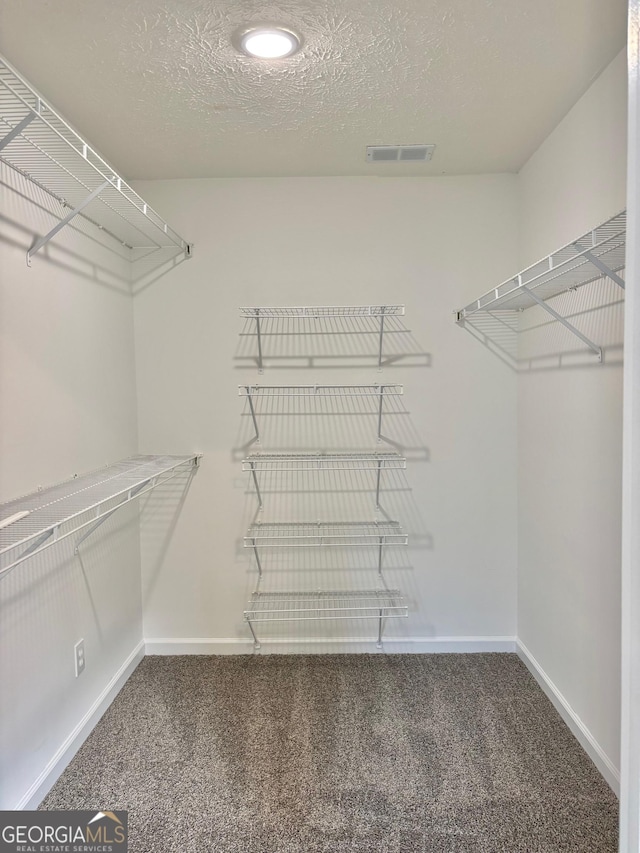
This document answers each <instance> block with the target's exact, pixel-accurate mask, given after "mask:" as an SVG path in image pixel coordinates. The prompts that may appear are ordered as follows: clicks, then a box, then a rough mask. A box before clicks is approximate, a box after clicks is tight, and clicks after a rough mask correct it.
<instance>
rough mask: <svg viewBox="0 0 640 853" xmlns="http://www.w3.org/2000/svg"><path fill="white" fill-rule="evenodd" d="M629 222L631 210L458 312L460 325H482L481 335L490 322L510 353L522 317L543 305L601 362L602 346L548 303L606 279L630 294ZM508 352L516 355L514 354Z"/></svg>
mask: <svg viewBox="0 0 640 853" xmlns="http://www.w3.org/2000/svg"><path fill="white" fill-rule="evenodd" d="M626 221H627V216H626V211H623V212H622V213H619V214H617V215H616V216H614V217H612V218H611V219H608V220H607V221H606V222H604V223H603V224H602V225H599V226H598V227H597V228H594V229H593V230H592V231H588V232H587V233H586V234H583V235H582V236H581V237H579V238H578V239H577V240H573V241H572V242H571V243H568V244H567V245H566V246H563V247H562V248H561V249H559V250H558V251H557V252H553V253H552V254H551V255H548V256H547V257H546V258H543V259H542V260H541V261H538V262H537V263H535V264H533V265H532V266H530V267H527V268H526V269H525V270H523V271H522V272H520V273H518V274H517V275H516V276H514V277H513V278H510V279H508V280H507V281H505V282H503V283H502V284H500V285H498V286H497V287H495V288H493V289H492V290H490V291H488V292H487V293H485V294H484V295H483V296H481V297H480V298H479V299H476V300H475V301H474V302H471V303H470V304H469V305H467V306H465V307H464V308H462V309H460V310H459V311H457V312H456V322H457V323H459V324H460V325H464V324H465V322H469V324H470V325H472V324H474V323H477V324H478V328H479V329H480V330H481V331H482V329H483V327H484V328H486V324H487V322H490V323H491V324H492V328H497V329H498V343H497V345H498V347H499V348H501V349H503V350H505V351H507V352H508V347H507V346H506V344H504V343H503V342H502V341H506V340H509V339H510V338H511V336H512V335H513V334H517V332H518V316H519V314H520V313H521V312H522V311H525V310H526V309H528V308H532V307H534V306H536V305H537V306H539V307H540V308H542V309H543V310H544V311H546V312H547V313H548V314H549V315H550V316H551V317H552V318H553V320H556V321H558V322H559V323H561V324H562V325H563V326H564V327H565V328H566V329H568V331H569V332H571V333H572V334H573V335H575V336H576V337H577V338H579V339H580V340H581V341H582V343H583V344H585V346H587V347H588V349H590V350H591V351H592V352H594V353H595V354H596V356H597V357H598V359H599V360H600V361H601V360H602V348H601V347H600V346H599V345H598V344H597V343H595V342H594V341H592V340H591V339H590V338H589V337H587V335H585V334H584V333H583V332H581V331H580V330H579V329H578V328H576V326H575V325H574V324H573V323H571V322H570V320H568V319H567V318H566V317H564V316H562V314H561V313H559V312H558V311H557V310H556V309H555V308H554V307H553V306H552V305H549V304H548V301H549V300H553V299H554V297H556V296H560V295H561V294H564V293H567V292H568V291H574V290H577V289H578V288H580V287H583V286H584V285H586V284H590V283H592V282H595V281H598V280H601V279H605V278H606V279H609V280H610V281H612V282H614V283H615V284H616V285H618V286H619V287H620V288H621V289H622V290H624V287H625V282H624V277H623V275H622V274H621V273H622V270H624V267H625V247H626ZM501 338H502V341H501ZM508 354H509V356H510V357H514V356H513V353H512V352H508Z"/></svg>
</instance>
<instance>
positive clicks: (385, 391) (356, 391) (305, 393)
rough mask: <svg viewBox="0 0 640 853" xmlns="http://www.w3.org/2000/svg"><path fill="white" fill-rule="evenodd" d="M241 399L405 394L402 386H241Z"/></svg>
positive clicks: (378, 396) (350, 397)
mask: <svg viewBox="0 0 640 853" xmlns="http://www.w3.org/2000/svg"><path fill="white" fill-rule="evenodd" d="M238 389H239V390H238V393H239V394H240V396H241V397H250V398H252V399H256V400H258V399H261V398H265V397H278V398H280V399H283V398H289V397H295V398H301V397H314V398H316V399H318V398H322V397H342V398H347V399H353V398H354V397H377V398H380V397H383V396H386V397H392V396H398V395H400V394H402V393H403V387H402V385H392V384H387V385H239V386H238Z"/></svg>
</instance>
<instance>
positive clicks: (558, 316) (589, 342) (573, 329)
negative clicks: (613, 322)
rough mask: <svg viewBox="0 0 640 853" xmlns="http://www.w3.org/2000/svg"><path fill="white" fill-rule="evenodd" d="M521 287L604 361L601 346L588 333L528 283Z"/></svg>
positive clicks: (599, 359)
mask: <svg viewBox="0 0 640 853" xmlns="http://www.w3.org/2000/svg"><path fill="white" fill-rule="evenodd" d="M521 287H522V290H523V291H524V292H525V293H528V294H529V296H530V297H531V298H532V299H533V301H534V302H537V304H538V305H539V306H540V307H541V308H544V310H545V311H546V312H547V313H548V314H551V316H552V317H553V318H554V320H557V321H558V322H559V323H562V325H563V326H564V327H565V328H567V329H568V330H569V331H570V332H571V333H572V334H573V335H575V336H576V337H577V338H579V339H580V340H581V341H582V343H583V344H586V345H587V346H588V347H589V349H590V350H593V352H594V353H595V354H596V355H597V357H598V361H602V348H601V347H599V346H598V345H597V344H594V342H593V341H592V340H590V339H589V338H588V337H587V336H586V335H583V334H582V332H580V331H578V329H576V327H575V326H574V325H573V324H572V323H570V322H569V321H568V320H567V319H565V318H564V317H563V316H562V315H561V314H558V312H557V311H555V310H554V309H553V308H552V307H551V306H550V305H547V303H546V302H545V301H544V300H543V299H540V297H539V296H538V294H537V293H535V292H534V291H533V290H529V288H528V287H526V285H524V284H523V285H521Z"/></svg>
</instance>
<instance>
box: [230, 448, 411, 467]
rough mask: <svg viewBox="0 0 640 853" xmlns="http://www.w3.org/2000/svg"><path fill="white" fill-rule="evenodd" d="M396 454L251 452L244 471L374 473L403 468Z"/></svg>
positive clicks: (400, 457) (405, 465) (403, 465)
mask: <svg viewBox="0 0 640 853" xmlns="http://www.w3.org/2000/svg"><path fill="white" fill-rule="evenodd" d="M406 467H407V460H406V458H405V457H404V456H401V455H400V454H399V453H375V452H374V453H251V454H250V455H249V456H247V457H246V458H245V459H243V460H242V470H243V471H260V470H270V471H285V472H287V471H310V472H315V471H377V470H378V469H380V468H381V469H382V470H392V469H393V470H395V469H399V468H406Z"/></svg>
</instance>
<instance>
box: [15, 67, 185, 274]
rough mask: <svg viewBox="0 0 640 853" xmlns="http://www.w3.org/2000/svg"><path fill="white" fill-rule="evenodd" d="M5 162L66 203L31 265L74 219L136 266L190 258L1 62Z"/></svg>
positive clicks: (100, 160)
mask: <svg viewBox="0 0 640 853" xmlns="http://www.w3.org/2000/svg"><path fill="white" fill-rule="evenodd" d="M0 160H2V161H4V162H5V163H7V164H8V165H9V166H11V167H12V168H13V169H15V170H16V171H17V172H19V173H20V174H21V175H23V176H24V177H26V178H28V179H29V180H30V181H32V182H33V183H34V184H36V185H37V186H38V187H40V188H41V189H42V190H44V191H45V192H47V193H48V194H49V195H50V196H52V197H53V198H54V199H56V200H57V201H58V202H59V203H60V206H61V217H60V222H59V223H58V224H57V225H55V226H54V228H52V229H51V231H49V233H48V234H46V235H43V236H40V237H38V238H37V239H36V240H35V242H34V243H33V245H32V246H31V247H30V249H29V251H28V252H27V263H28V264H30V263H31V258H32V257H33V256H34V255H35V254H36V252H38V251H39V250H40V249H42V248H43V246H45V245H46V244H47V243H48V242H49V240H51V239H52V238H53V237H55V235H56V234H57V233H58V232H59V231H60V230H61V229H62V228H64V226H65V225H67V224H68V223H69V222H71V220H72V219H73V218H74V217H75V216H81V217H83V218H84V219H85V220H87V221H89V222H91V223H93V225H95V226H97V227H98V228H99V229H100V230H101V231H103V232H104V233H106V234H108V235H109V236H110V237H112V238H113V240H114V241H116V244H117V245H118V246H119V247H121V249H122V250H123V253H124V256H125V257H127V258H128V260H130V261H135V260H140V259H141V258H142V257H146V256H148V255H151V254H157V255H158V256H160V257H165V256H166V258H167V259H169V258H172V257H174V256H175V255H177V254H179V253H181V252H182V253H184V254H185V256H186V257H190V255H191V249H192V247H191V245H190V244H189V243H187V242H186V241H185V240H184V239H183V238H182V237H180V235H179V234H177V233H176V232H175V231H174V230H173V229H172V228H170V227H169V226H168V225H167V223H166V222H165V221H164V220H163V219H162V218H161V217H160V216H159V215H158V214H157V213H156V212H155V210H153V208H151V207H150V206H149V205H148V204H147V203H146V202H145V201H144V200H143V199H142V198H141V197H140V196H139V195H138V194H137V193H136V192H135V191H134V190H133V189H132V188H131V187H130V186H129V185H128V184H127V183H126V181H125V180H123V178H121V177H120V175H118V174H117V172H116V171H115V170H114V169H113V168H112V167H111V166H110V165H109V164H108V163H107V162H106V161H105V160H104V159H103V158H102V157H101V156H100V155H99V154H98V153H97V152H96V151H95V150H94V149H93V148H92V147H91V146H90V145H89V143H88V142H87V141H86V140H85V139H83V138H82V137H81V136H80V135H79V134H78V133H77V132H76V131H75V130H73V128H72V127H70V126H69V124H67V122H66V121H65V120H64V119H63V118H62V116H60V115H59V113H57V112H56V111H55V110H54V109H53V108H52V107H51V106H50V105H49V104H48V103H46V101H45V100H44V99H43V98H42V97H41V96H40V94H39V93H38V92H37V91H36V90H35V89H34V88H33V87H32V86H31V85H30V83H28V82H27V81H26V80H25V79H24V78H23V77H22V76H21V75H20V74H19V73H18V72H17V71H16V70H15V69H14V68H13V67H12V66H11V65H10V64H9V63H8V62H7V61H6V60H5V59H4V58H3V57H0Z"/></svg>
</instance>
